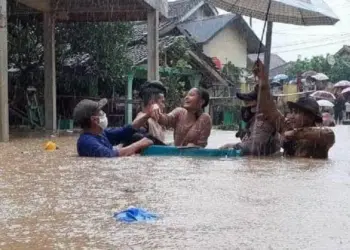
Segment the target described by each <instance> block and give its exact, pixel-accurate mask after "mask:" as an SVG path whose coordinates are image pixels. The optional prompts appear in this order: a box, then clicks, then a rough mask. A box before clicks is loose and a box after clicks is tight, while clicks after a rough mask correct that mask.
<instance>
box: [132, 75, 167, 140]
mask: <svg viewBox="0 0 350 250" xmlns="http://www.w3.org/2000/svg"><path fill="white" fill-rule="evenodd" d="M166 92H167V91H166V88H165V87H164V86H163V84H162V83H161V82H160V81H150V82H146V83H145V84H144V85H143V86H142V87H141V90H140V97H141V99H142V106H143V107H142V111H141V112H139V113H138V114H137V116H136V118H135V119H139V118H140V117H141V116H143V115H145V114H146V112H147V110H150V108H151V106H152V105H153V104H157V105H158V107H159V108H160V110H161V112H163V111H164V109H165V95H166ZM142 129H144V130H145V131H146V133H148V134H149V135H152V136H153V137H155V138H157V139H158V140H160V141H162V142H164V141H165V127H164V126H162V125H160V124H159V123H158V122H157V121H156V120H154V119H153V118H149V119H148V120H147V122H146V123H145V125H144V126H143V127H142Z"/></svg>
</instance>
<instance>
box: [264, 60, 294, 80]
mask: <svg viewBox="0 0 350 250" xmlns="http://www.w3.org/2000/svg"><path fill="white" fill-rule="evenodd" d="M294 64H295V62H287V63H285V64H283V65H281V66H278V67H275V68H273V69H270V72H269V78H274V77H275V76H277V75H279V74H285V75H286V74H287V71H288V69H290V68H291V67H293V65H294Z"/></svg>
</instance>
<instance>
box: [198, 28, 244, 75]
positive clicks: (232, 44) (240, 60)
mask: <svg viewBox="0 0 350 250" xmlns="http://www.w3.org/2000/svg"><path fill="white" fill-rule="evenodd" d="M203 52H204V53H205V54H206V55H207V56H209V57H217V58H219V60H220V61H221V63H222V64H226V63H228V62H229V61H231V63H233V64H234V65H235V66H236V67H240V68H245V67H247V41H246V40H245V39H244V38H243V37H242V36H241V35H240V33H239V32H238V30H236V29H235V28H233V27H232V26H230V25H229V26H227V27H226V28H224V29H223V30H221V31H220V32H219V33H218V34H216V36H215V37H214V38H213V39H212V40H210V41H209V42H208V43H207V44H205V45H204V46H203Z"/></svg>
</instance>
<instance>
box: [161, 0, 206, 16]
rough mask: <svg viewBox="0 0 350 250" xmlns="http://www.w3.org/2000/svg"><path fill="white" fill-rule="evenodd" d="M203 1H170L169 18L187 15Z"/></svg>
mask: <svg viewBox="0 0 350 250" xmlns="http://www.w3.org/2000/svg"><path fill="white" fill-rule="evenodd" d="M200 3H203V4H204V1H203V0H178V1H173V2H169V3H168V8H169V10H168V18H177V19H180V18H181V17H183V16H185V15H186V14H187V13H188V12H189V11H190V10H192V9H193V8H194V7H196V6H197V5H198V4H200Z"/></svg>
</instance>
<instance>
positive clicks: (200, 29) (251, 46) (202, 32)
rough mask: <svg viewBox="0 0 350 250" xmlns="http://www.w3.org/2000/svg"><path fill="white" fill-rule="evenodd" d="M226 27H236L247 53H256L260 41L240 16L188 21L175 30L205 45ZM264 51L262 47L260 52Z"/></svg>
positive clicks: (226, 15)
mask: <svg viewBox="0 0 350 250" xmlns="http://www.w3.org/2000/svg"><path fill="white" fill-rule="evenodd" d="M228 25H232V26H233V27H237V30H239V32H240V33H241V34H242V35H243V36H244V37H245V39H246V40H247V43H248V53H257V52H258V50H259V46H260V40H259V38H258V37H257V36H256V35H255V33H254V31H253V30H252V29H251V28H250V27H249V26H248V24H247V23H246V22H245V21H244V19H243V18H242V17H241V16H240V15H236V14H225V15H220V16H214V17H209V18H205V19H202V20H195V21H189V22H185V23H181V24H179V25H178V26H177V28H178V29H179V30H180V31H181V32H182V33H183V34H184V35H187V36H189V37H190V38H191V39H194V41H196V42H197V43H207V42H208V41H209V40H210V39H212V38H213V37H214V36H215V35H216V34H218V33H219V32H220V31H221V30H223V29H224V28H225V27H227V26H228ZM264 49H265V47H264V46H262V50H264Z"/></svg>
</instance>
